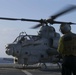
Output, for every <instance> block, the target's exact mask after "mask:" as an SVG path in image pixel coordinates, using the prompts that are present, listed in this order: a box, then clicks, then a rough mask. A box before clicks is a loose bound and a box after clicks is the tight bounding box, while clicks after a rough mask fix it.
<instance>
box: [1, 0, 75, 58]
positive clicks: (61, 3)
mask: <svg viewBox="0 0 76 75" xmlns="http://www.w3.org/2000/svg"><path fill="white" fill-rule="evenodd" d="M69 4H72V5H76V0H0V17H9V18H11V17H12V18H26V19H48V18H49V16H52V15H53V14H55V13H56V12H58V11H59V10H61V9H63V8H64V7H65V6H67V5H69ZM56 20H58V21H67V22H76V11H74V12H71V13H68V14H66V15H63V16H61V17H59V18H57V19H56ZM35 24H37V23H33V22H22V21H5V20H4V21H3V20H0V57H11V56H8V55H7V54H6V53H5V45H7V44H8V43H12V42H13V41H14V39H15V38H16V37H17V36H18V35H19V33H20V32H22V31H25V32H26V33H27V34H31V35H34V34H35V35H37V32H38V31H39V28H38V29H30V27H32V26H33V25H35ZM53 26H54V27H55V29H56V31H57V32H59V25H53ZM72 32H75V33H76V26H72ZM59 33H60V32H59Z"/></svg>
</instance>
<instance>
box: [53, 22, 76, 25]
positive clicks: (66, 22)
mask: <svg viewBox="0 0 76 75" xmlns="http://www.w3.org/2000/svg"><path fill="white" fill-rule="evenodd" d="M55 23H56V24H62V23H64V24H73V25H76V23H72V22H60V21H53V24H55Z"/></svg>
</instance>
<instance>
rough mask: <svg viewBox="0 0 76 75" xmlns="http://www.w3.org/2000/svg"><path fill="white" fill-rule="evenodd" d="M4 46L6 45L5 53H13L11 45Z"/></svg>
mask: <svg viewBox="0 0 76 75" xmlns="http://www.w3.org/2000/svg"><path fill="white" fill-rule="evenodd" d="M5 47H6V51H5V52H6V54H8V55H12V54H13V49H12V47H11V45H6V46H5Z"/></svg>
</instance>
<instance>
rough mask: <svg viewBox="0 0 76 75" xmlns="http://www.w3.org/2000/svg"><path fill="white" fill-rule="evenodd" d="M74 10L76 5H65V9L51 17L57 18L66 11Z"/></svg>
mask: <svg viewBox="0 0 76 75" xmlns="http://www.w3.org/2000/svg"><path fill="white" fill-rule="evenodd" d="M73 10H76V5H70V6H68V7H65V9H63V10H62V11H60V12H58V13H56V14H55V15H53V16H51V17H50V19H53V20H54V19H56V18H57V17H59V16H62V15H64V14H66V13H69V12H72V11H73Z"/></svg>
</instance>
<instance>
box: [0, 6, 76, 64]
mask: <svg viewBox="0 0 76 75" xmlns="http://www.w3.org/2000/svg"><path fill="white" fill-rule="evenodd" d="M73 10H76V6H75V5H71V6H69V7H66V9H63V10H62V11H59V12H58V13H56V14H55V15H53V16H51V17H50V18H49V19H40V20H34V19H24V18H22V19H18V18H5V17H0V20H13V21H17V20H20V21H29V22H39V24H37V25H35V26H33V27H32V28H33V29H36V28H38V27H41V28H40V30H39V32H38V34H37V35H28V34H27V33H26V32H21V33H20V34H19V36H18V37H17V38H16V39H15V40H14V42H13V43H11V44H8V45H7V46H6V54H8V55H12V56H13V57H15V63H18V64H24V65H31V64H36V63H48V62H49V63H53V62H54V63H55V62H56V63H58V62H59V58H57V55H59V53H58V52H57V48H58V42H59V39H60V34H59V33H57V32H56V30H55V28H54V27H53V26H52V25H54V24H70V25H71V24H76V23H72V22H60V21H55V19H56V18H58V17H59V16H62V15H64V14H66V13H68V12H71V11H73Z"/></svg>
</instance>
